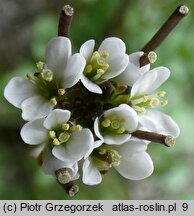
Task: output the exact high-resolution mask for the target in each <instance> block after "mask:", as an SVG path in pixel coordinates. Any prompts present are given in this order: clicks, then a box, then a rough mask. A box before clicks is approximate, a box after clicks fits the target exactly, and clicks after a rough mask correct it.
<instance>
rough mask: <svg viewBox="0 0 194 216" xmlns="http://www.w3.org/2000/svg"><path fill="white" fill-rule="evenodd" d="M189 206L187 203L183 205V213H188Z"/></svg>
mask: <svg viewBox="0 0 194 216" xmlns="http://www.w3.org/2000/svg"><path fill="white" fill-rule="evenodd" d="M188 207H189V206H188V204H187V203H183V204H182V208H183V211H187V210H188Z"/></svg>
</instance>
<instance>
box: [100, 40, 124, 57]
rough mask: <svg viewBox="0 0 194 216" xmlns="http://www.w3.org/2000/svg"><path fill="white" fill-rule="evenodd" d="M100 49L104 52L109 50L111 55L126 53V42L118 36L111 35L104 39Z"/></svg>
mask: <svg viewBox="0 0 194 216" xmlns="http://www.w3.org/2000/svg"><path fill="white" fill-rule="evenodd" d="M98 51H99V52H100V53H101V54H102V53H103V52H105V51H107V52H109V54H110V56H111V57H114V56H118V55H122V54H125V52H126V46H125V43H124V42H123V41H122V40H121V39H119V38H116V37H109V38H106V39H105V40H103V41H102V43H101V45H100V47H99V49H98Z"/></svg>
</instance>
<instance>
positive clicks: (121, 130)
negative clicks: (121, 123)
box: [117, 127, 126, 134]
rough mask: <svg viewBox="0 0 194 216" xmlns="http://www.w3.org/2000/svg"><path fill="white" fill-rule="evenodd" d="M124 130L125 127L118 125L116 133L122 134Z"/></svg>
mask: <svg viewBox="0 0 194 216" xmlns="http://www.w3.org/2000/svg"><path fill="white" fill-rule="evenodd" d="M125 131H126V130H125V128H124V127H120V128H119V129H118V130H117V133H118V134H122V133H124V132H125Z"/></svg>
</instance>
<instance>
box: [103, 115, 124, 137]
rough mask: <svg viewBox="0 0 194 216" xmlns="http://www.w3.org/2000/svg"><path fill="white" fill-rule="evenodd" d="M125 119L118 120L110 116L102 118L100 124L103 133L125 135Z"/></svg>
mask: <svg viewBox="0 0 194 216" xmlns="http://www.w3.org/2000/svg"><path fill="white" fill-rule="evenodd" d="M124 123H125V119H123V118H118V117H117V116H110V117H104V118H102V121H101V123H100V126H101V133H102V134H103V135H106V134H113V133H114V134H117V135H118V134H123V133H125V132H127V131H126V129H125V127H124Z"/></svg>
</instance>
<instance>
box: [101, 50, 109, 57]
mask: <svg viewBox="0 0 194 216" xmlns="http://www.w3.org/2000/svg"><path fill="white" fill-rule="evenodd" d="M109 55H110V54H109V52H107V51H104V52H103V53H102V55H101V56H102V57H104V58H108V57H109Z"/></svg>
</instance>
